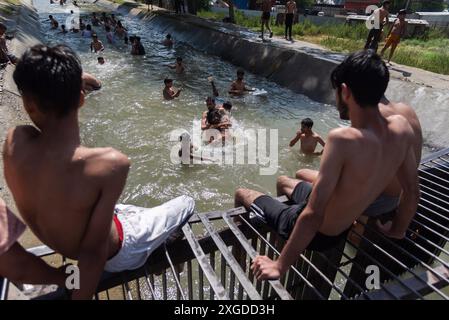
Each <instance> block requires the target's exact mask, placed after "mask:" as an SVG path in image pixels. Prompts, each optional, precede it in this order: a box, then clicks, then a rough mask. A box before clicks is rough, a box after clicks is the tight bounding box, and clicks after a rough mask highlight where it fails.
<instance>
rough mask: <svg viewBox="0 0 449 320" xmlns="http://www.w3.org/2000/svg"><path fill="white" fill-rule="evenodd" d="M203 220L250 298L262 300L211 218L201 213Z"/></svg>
mask: <svg viewBox="0 0 449 320" xmlns="http://www.w3.org/2000/svg"><path fill="white" fill-rule="evenodd" d="M199 217H200V219H201V222H202V223H203V224H204V227H205V228H206V230H207V232H208V233H209V234H210V236H211V237H212V239H213V240H214V242H215V244H216V245H217V247H218V249H219V250H220V252H221V253H222V254H223V256H224V257H225V259H226V261H227V262H228V264H229V267H230V268H231V269H232V271H234V273H235V276H236V277H237V279H239V282H240V283H241V284H242V286H243V288H244V289H245V291H246V292H247V293H248V295H249V296H250V298H251V299H252V300H260V299H262V297H261V296H260V295H259V293H258V292H257V290H256V288H254V286H253V285H252V283H251V282H249V280H248V279H247V278H246V275H245V273H244V272H243V270H242V268H241V267H240V265H239V263H238V262H237V260H235V258H234V256H233V255H232V253H231V252H230V251H229V250H228V248H227V246H226V244H225V243H224V242H223V240H222V239H221V238H220V236H219V235H218V234H217V232H216V231H215V229H214V227H213V226H212V225H211V223H210V222H209V220H208V219H207V218H206V217H205V216H202V215H199Z"/></svg>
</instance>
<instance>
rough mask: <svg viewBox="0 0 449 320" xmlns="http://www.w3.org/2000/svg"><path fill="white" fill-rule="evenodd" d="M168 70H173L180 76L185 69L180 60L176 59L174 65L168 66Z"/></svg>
mask: <svg viewBox="0 0 449 320" xmlns="http://www.w3.org/2000/svg"><path fill="white" fill-rule="evenodd" d="M168 67H169V68H170V69H175V70H176V73H177V74H181V73H183V72H184V71H185V70H186V68H185V66H184V63H183V62H182V58H181V57H178V58H176V63H175V64H171V65H169V66H168Z"/></svg>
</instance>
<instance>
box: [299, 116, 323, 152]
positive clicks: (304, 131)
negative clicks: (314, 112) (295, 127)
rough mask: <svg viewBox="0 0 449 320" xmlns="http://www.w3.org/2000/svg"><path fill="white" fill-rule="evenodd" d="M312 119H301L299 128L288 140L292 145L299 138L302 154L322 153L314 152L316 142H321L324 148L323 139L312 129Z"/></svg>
mask: <svg viewBox="0 0 449 320" xmlns="http://www.w3.org/2000/svg"><path fill="white" fill-rule="evenodd" d="M312 127H313V120H312V119H310V118H305V119H303V120H302V121H301V130H299V131H298V132H297V133H296V137H294V138H293V140H292V141H290V147H293V146H294V145H295V144H296V143H297V142H298V141H299V140H301V152H302V153H304V154H316V155H319V154H322V153H323V151H322V150H321V152H315V149H316V146H317V144H318V143H319V144H321V145H322V146H323V148H324V145H325V143H324V140H323V139H322V138H321V137H320V136H319V135H318V134H317V133H315V132H313V131H312Z"/></svg>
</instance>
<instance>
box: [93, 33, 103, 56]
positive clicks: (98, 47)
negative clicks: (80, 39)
mask: <svg viewBox="0 0 449 320" xmlns="http://www.w3.org/2000/svg"><path fill="white" fill-rule="evenodd" d="M103 50H104V45H103V43H102V42H101V41H100V40H98V36H97V34H96V33H94V34H92V42H91V43H90V51H91V52H95V53H98V52H101V51H103Z"/></svg>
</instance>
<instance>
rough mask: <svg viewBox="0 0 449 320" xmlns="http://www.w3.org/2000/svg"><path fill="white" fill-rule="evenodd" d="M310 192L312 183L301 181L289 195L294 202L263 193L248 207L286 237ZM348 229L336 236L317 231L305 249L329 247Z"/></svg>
mask: <svg viewBox="0 0 449 320" xmlns="http://www.w3.org/2000/svg"><path fill="white" fill-rule="evenodd" d="M311 192H312V184H310V183H308V182H304V181H302V182H300V183H298V184H297V186H296V187H295V189H294V190H293V193H292V195H291V200H292V202H294V204H291V205H287V204H285V203H282V202H280V201H277V200H276V199H274V198H273V197H270V196H267V195H263V196H260V197H258V198H257V199H256V200H254V202H253V204H251V208H250V209H251V211H252V212H254V213H255V214H256V216H257V217H258V218H260V219H262V220H263V221H264V222H265V223H266V224H268V225H269V226H270V227H272V228H273V229H274V230H276V232H277V233H278V234H279V235H280V236H281V237H282V238H284V239H288V238H289V237H290V233H291V232H292V231H293V227H294V226H295V223H296V219H297V218H298V217H299V215H300V214H301V212H302V211H303V210H304V208H305V207H306V205H307V201H308V200H309V196H310V193H311ZM348 230H349V229H348ZM348 230H346V231H344V232H342V233H341V234H339V235H337V236H327V235H324V234H322V233H320V232H317V234H316V235H315V237H314V238H313V240H312V241H311V242H310V244H309V245H308V246H307V249H309V250H317V251H324V250H327V249H330V248H332V247H334V246H335V245H336V244H338V243H339V242H340V240H341V239H343V238H346V235H347V233H348Z"/></svg>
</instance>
